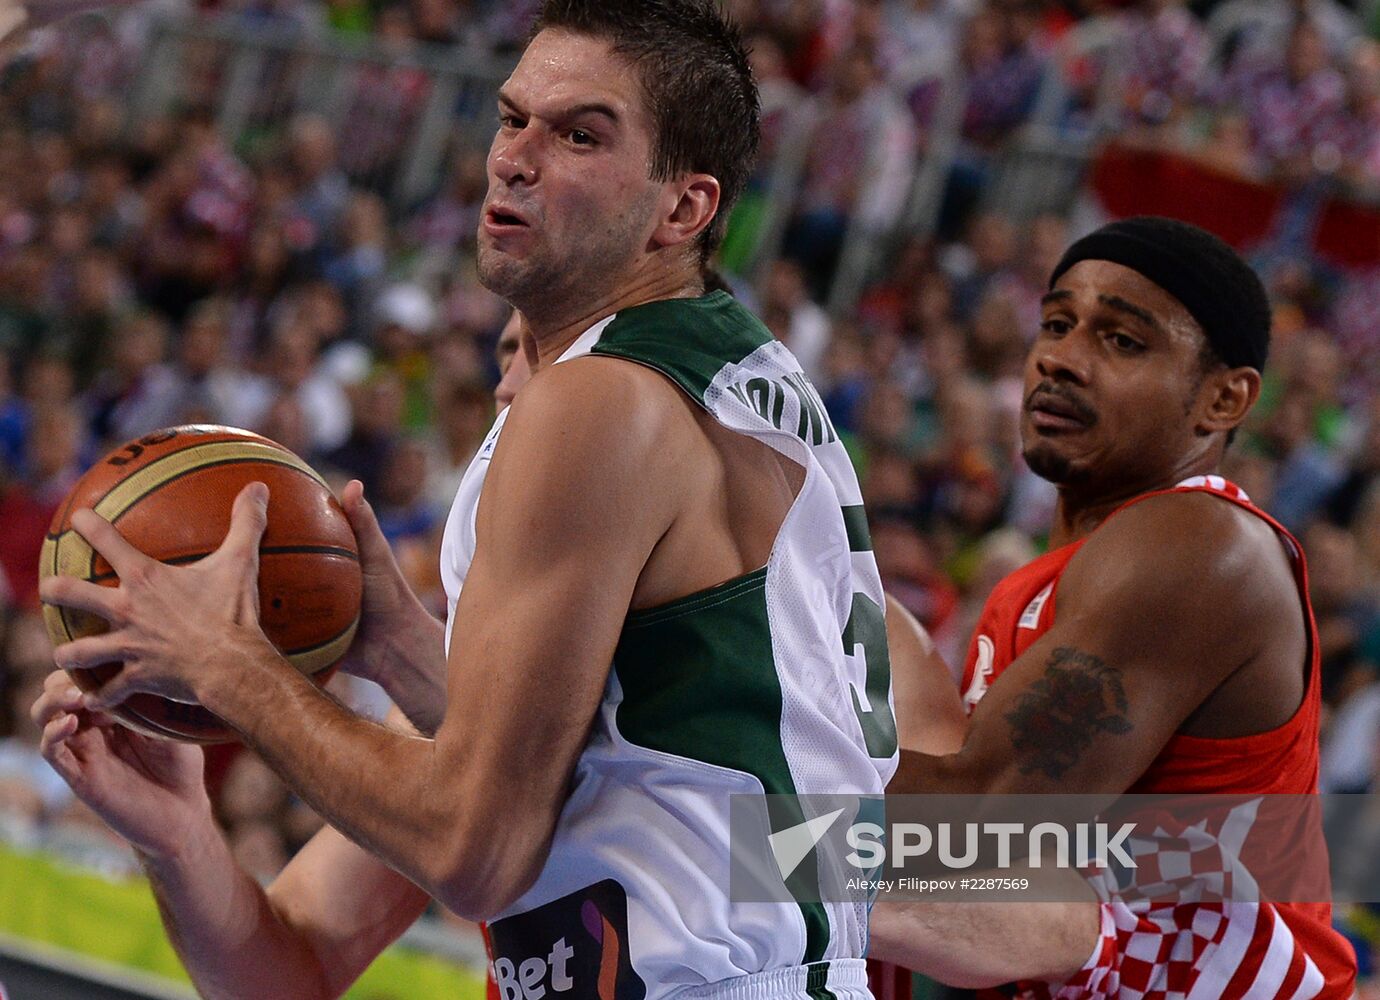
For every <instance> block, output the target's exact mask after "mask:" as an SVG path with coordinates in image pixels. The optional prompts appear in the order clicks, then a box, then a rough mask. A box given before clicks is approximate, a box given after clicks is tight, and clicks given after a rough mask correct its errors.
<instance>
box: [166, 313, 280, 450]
mask: <svg viewBox="0 0 1380 1000" xmlns="http://www.w3.org/2000/svg"><path fill="white" fill-rule="evenodd" d="M229 329H230V304H229V303H228V302H227V301H226V300H224V299H206V300H205V301H203V302H200V303H198V304H197V305H196V306H195V307H193V309H192V312H191V314H190V315H189V316H188V317H187V323H186V326H185V327H184V328H183V331H182V338H181V342H180V343H179V344H178V346H177V359H176V362H175V363H174V365H173V369H172V372H173V377H174V378H175V379H176V390H175V392H174V393H173V394H172V395H173V398H174V402H173V403H172V405H171V406H170V407H169V422H170V423H213V424H228V425H229V426H231V427H246V428H255V427H258V426H259V425H260V424H261V422H262V421H263V419H264V415H265V413H266V412H267V410H268V407H269V405H270V404H271V403H272V402H273V386H272V384H271V383H270V382H269V380H268V379H266V378H264V377H263V376H261V375H256V374H253V373H250V372H246V371H244V370H242V369H240V368H237V367H235V366H233V365H231V364H230V363H229V362H228V358H227V355H226V340H227V338H228V336H229Z"/></svg>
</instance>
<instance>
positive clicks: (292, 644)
mask: <svg viewBox="0 0 1380 1000" xmlns="http://www.w3.org/2000/svg"><path fill="white" fill-rule="evenodd" d="M256 481H257V482H262V483H266V484H267V485H268V489H269V503H268V527H267V529H266V530H265V532H264V536H263V541H262V543H261V544H260V548H259V618H260V623H261V624H262V626H263V630H264V632H265V634H266V635H267V636H268V638H269V639H270V640H271V641H272V642H273V644H274V645H275V646H277V648H278V650H279V651H280V652H281V653H282V654H283V655H284V656H285V657H286V658H287V659H288V660H289V661H291V663H292V665H293V666H295V667H296V668H297V669H298V670H300V671H301V672H302V673H304V674H306V675H308V676H309V677H311V678H313V680H315V681H316V682H317V683H318V684H324V683H325V682H326V681H327V680H328V679H329V678H330V676H331V674H332V673H333V672H334V668H335V665H336V664H337V663H338V662H339V661H340V659H341V657H343V656H344V655H345V651H346V650H348V649H349V648H350V642H351V640H352V639H353V638H354V634H355V629H356V628H357V627H358V624H359V610H360V596H361V593H362V586H363V582H362V579H361V576H360V566H359V552H358V549H357V548H356V545H355V536H354V531H353V530H352V529H351V527H350V523H349V521H348V520H347V519H346V517H345V512H344V510H343V509H342V508H341V506H340V504H339V502H338V501H337V500H336V499H335V497H334V496H332V494H331V491H330V488H329V487H328V486H327V485H326V482H325V480H324V479H322V478H321V476H320V475H319V474H318V473H317V472H316V471H315V470H314V469H312V468H311V467H310V466H309V465H307V464H306V463H305V462H304V461H302V459H300V458H298V457H297V456H296V455H295V454H293V453H292V452H291V451H289V450H288V449H286V448H284V447H283V446H282V445H279V444H277V443H275V442H273V441H270V440H269V439H268V438H265V437H261V436H259V435H258V434H254V433H251V432H249V431H243V430H237V429H235V428H232V427H218V426H211V425H194V426H187V427H173V428H168V429H166V430H161V431H155V432H154V433H152V434H148V435H146V436H144V437H141V438H138V439H137V440H134V441H131V442H129V443H128V444H125V445H124V446H122V447H120V448H118V449H116V450H115V451H112V452H111V453H110V454H108V455H106V456H105V457H104V458H102V459H101V460H100V461H99V462H97V463H96V465H95V466H93V467H92V468H91V469H89V470H88V471H87V472H86V473H85V474H84V475H83V476H82V477H81V478H80V479H79V480H78V481H77V483H76V485H74V486H73V487H72V489H71V491H70V492H69V493H68V494H67V496H66V498H65V499H64V500H63V501H62V503H61V504H60V505H59V507H58V509H57V513H56V514H54V516H53V520H52V523H51V524H50V526H49V528H48V535H47V538H46V539H45V541H44V544H43V554H42V560H41V565H40V567H39V575H40V576H41V577H48V576H54V575H66V576H76V577H80V578H82V579H85V580H91V581H93V582H95V583H99V584H101V585H103V586H107V587H115V586H118V585H119V579H118V577H117V576H116V575H115V573H114V571H113V570H112V569H111V567H110V564H109V563H107V562H106V561H105V559H104V558H102V557H101V556H100V555H99V554H97V553H96V552H95V550H93V549H92V547H91V546H90V545H89V544H88V543H87V542H86V540H85V539H83V538H82V537H81V535H80V534H78V533H77V532H76V531H75V530H73V528H72V523H71V518H72V513H73V512H74V511H77V510H80V509H82V508H83V507H90V508H92V509H93V510H95V512H96V513H97V514H99V515H101V516H102V517H104V518H105V519H106V520H108V521H110V522H111V523H112V524H114V525H115V526H116V528H118V530H119V532H120V534H121V535H123V536H124V537H125V538H126V539H127V540H128V541H129V542H130V543H131V544H132V545H134V546H135V547H136V548H138V549H140V550H142V551H143V552H145V553H147V554H148V555H150V556H152V557H153V558H155V559H158V560H160V561H161V562H165V563H170V564H173V565H178V564H185V563H191V562H195V561H196V560H198V559H200V558H202V557H203V556H207V555H209V554H210V553H212V552H214V551H215V550H216V548H217V547H219V545H220V543H221V541H222V540H223V539H224V538H225V533H226V531H227V530H228V529H229V527H230V509H231V506H232V505H233V504H234V501H235V496H236V494H238V493H239V491H240V490H241V489H242V488H244V487H245V486H246V485H248V484H249V483H252V482H256ZM43 614H44V620H45V624H46V625H47V629H48V635H49V637H50V638H51V639H52V641H53V644H54V645H58V644H60V643H64V642H69V641H71V640H73V639H77V638H80V637H82V636H87V635H95V634H98V633H100V632H104V631H105V630H106V628H107V625H106V622H105V621H104V619H101V618H99V617H98V616H96V615H92V614H88V613H85V612H82V611H76V610H73V609H70V608H60V607H54V606H47V605H45V606H44V608H43ZM119 670H120V665H119V664H109V665H106V666H101V667H97V668H95V669H91V670H73V671H71V673H72V676H73V680H74V681H75V682H76V684H77V686H78V687H80V688H82V689H83V690H91V689H93V688H95V687H98V686H99V685H100V684H102V683H104V682H105V681H106V680H108V679H109V678H110V677H113V676H114V675H115V674H116V673H118V672H119ZM111 714H112V715H114V716H115V717H116V718H117V719H118V720H119V721H121V722H123V723H124V724H126V725H128V726H130V727H131V728H133V729H136V730H138V731H140V732H142V733H145V734H147V735H150V736H156V737H162V738H167V739H178V740H185V741H189V742H195V743H224V742H230V741H233V740H234V739H235V734H234V732H233V730H231V729H230V728H229V727H228V726H226V725H225V724H224V723H223V722H222V721H221V720H220V719H219V718H217V717H216V716H215V715H213V714H212V713H210V712H208V711H207V710H206V709H204V708H202V707H201V706H200V705H194V704H186V703H183V702H177V701H172V700H170V699H167V698H162V697H159V696H157V695H151V694H145V693H140V694H135V695H133V696H131V697H130V698H128V699H127V700H126V701H125V702H123V703H122V704H121V705H119V706H117V707H116V708H115V709H113V710H112V712H111Z"/></svg>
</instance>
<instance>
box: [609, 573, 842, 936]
mask: <svg viewBox="0 0 1380 1000" xmlns="http://www.w3.org/2000/svg"><path fill="white" fill-rule="evenodd" d="M766 587H767V570H766V568H765V567H763V568H762V569H759V570H757V571H756V572H754V573H749V574H747V575H745V576H740V577H737V578H736V579H733V580H729V581H727V582H726V583H722V584H719V585H718V586H717V587H712V588H710V589H709V590H702V591H700V592H698V593H695V594H691V595H689V596H688V597H684V598H682V599H680V600H678V601H672V602H671V603H670V604H664V605H661V606H660V607H657V608H652V609H649V610H646V611H640V612H634V613H632V614H630V615H628V619H627V622H626V623H625V624H624V626H623V634H622V635H621V636H620V637H619V640H618V648H617V649H616V650H615V651H614V654H613V669H614V672H615V673H616V674H617V676H618V683H619V685H620V686H621V687H622V689H623V701H622V702H621V703H620V704H619V706H618V712H617V716H616V722H617V726H618V731H619V732H620V733H621V734H622V735H623V737H624V738H625V739H627V740H629V741H630V742H632V743H635V744H637V745H639V746H643V747H646V748H648V749H650V750H657V751H660V752H662V753H669V754H674V755H675V756H677V757H685V758H688V759H690V760H698V761H703V762H704V763H706V764H712V765H714V766H716V767H724V768H729V769H731V770H734V771H741V772H744V773H747V774H751V775H753V776H755V777H756V778H757V779H758V780H759V781H760V782H761V783H762V787H763V788H764V789H765V790H766V793H767V794H768V795H791V796H793V795H795V782H794V780H793V779H792V778H791V769H790V765H789V764H788V763H787V762H786V751H785V749H784V748H783V747H782V746H781V712H782V696H781V683H780V681H779V680H778V678H777V674H776V662H775V660H774V659H773V657H772V649H771V627H770V625H769V623H768V619H767V596H766ZM787 801H789V802H793V801H794V800H793V799H792V800H781V799H777V800H769V802H771V803H772V804H773V805H775V806H777V807H778V809H779V808H780V807H781V805H782V804H783V802H787ZM794 808H795V810H796V813H799V807H798V806H797V807H794ZM799 822H804V816H803V814H801V815H790V816H777V815H773V816H772V827H773V829H784V828H786V827H788V826H791V825H793V824H795V823H799ZM797 883H798V885H797ZM787 887H788V888H791V889H792V891H793V892H794V893H795V895H796V898H798V899H799V898H802V897H806V898H808V895H817V894H818V891H819V889H818V874H817V869H816V867H815V859H814V855H813V854H811V855H810V856H809V857H808V858H806V859H805V861H804V862H802V863H801V864H800V866H799V867H798V868H796V870H795V871H794V872H793V873H792V874H791V877H790V879H789V880H787ZM800 911H801V916H802V917H804V920H805V955H804V956H803V959H802V961H803V962H813V961H816V960H818V959H820V958H822V957H823V956H824V949H825V948H826V947H827V946H828V943H829V917H828V913H827V912H826V910H825V908H824V906H823V904H821V903H801V904H800Z"/></svg>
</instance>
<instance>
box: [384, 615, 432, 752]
mask: <svg viewBox="0 0 1380 1000" xmlns="http://www.w3.org/2000/svg"><path fill="white" fill-rule="evenodd" d="M369 678H370V679H371V680H373V681H374V682H375V683H377V684H379V685H380V686H381V687H382V688H383V690H384V691H385V692H387V694H388V697H389V698H391V699H392V700H393V703H394V704H395V705H397V706H398V708H400V709H402V713H403V714H404V715H405V716H407V721H408V722H410V723H412V725H413V726H415V727H416V728H417V731H418V732H420V733H422V734H423V735H426V736H431V735H434V734H435V732H436V730H437V729H439V728H440V726H441V719H442V718H444V717H445V711H446V627H445V625H444V624H443V623H441V622H440V621H438V620H437V619H435V618H433V617H432V616H431V615H430V614H428V613H427V611H426V609H425V608H423V607H422V606H421V605H420V604H418V605H417V607H416V609H415V613H414V614H412V615H411V616H409V619H408V621H407V622H406V623H405V625H404V627H402V628H398V629H394V630H390V633H389V635H388V637H387V638H386V639H385V640H384V641H383V642H381V643H380V644H379V646H378V651H377V656H376V657H375V658H374V662H373V663H372V664H371V665H370V671H369Z"/></svg>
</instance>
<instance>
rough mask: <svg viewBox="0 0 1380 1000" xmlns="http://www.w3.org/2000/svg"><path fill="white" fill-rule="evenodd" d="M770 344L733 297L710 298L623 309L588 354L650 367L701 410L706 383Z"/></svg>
mask: <svg viewBox="0 0 1380 1000" xmlns="http://www.w3.org/2000/svg"><path fill="white" fill-rule="evenodd" d="M771 340H772V335H771V331H770V330H768V329H767V328H766V327H765V326H763V325H762V321H761V320H759V319H758V318H757V317H756V316H754V315H753V314H752V313H750V312H748V310H746V309H744V308H743V306H742V305H741V304H739V303H738V302H737V301H736V300H735V299H734V298H733V296H731V295H729V294H728V293H727V292H711V293H710V294H708V295H705V296H703V297H702V298H698V299H662V300H661V301H659V302H648V303H647V304H646V305H641V306H635V307H634V308H632V309H624V310H623V311H622V312H620V313H619V314H618V315H617V316H616V317H614V320H613V322H612V323H610V324H609V325H608V326H607V327H606V328H605V329H604V332H603V333H602V334H600V335H599V342H598V343H597V344H595V345H594V347H593V348H591V349H590V353H591V354H605V355H609V356H611V357H616V358H626V359H628V360H629V361H638V362H641V363H642V364H645V365H650V366H652V367H653V368H656V369H658V370H659V371H661V372H663V373H665V374H666V375H667V376H669V377H670V378H671V379H672V380H674V381H675V383H676V384H677V385H679V386H680V387H681V388H682V389H684V390H685V391H686V392H688V393H689V394H690V395H691V396H692V397H693V398H694V399H695V401H696V402H698V403H699V404H700V405H704V394H705V392H706V391H707V390H708V388H709V383H710V382H712V381H714V376H715V375H717V374H719V372H720V370H721V369H722V368H723V367H724V365H729V364H737V363H739V362H741V361H742V360H743V359H744V358H746V357H747V356H748V355H750V354H751V353H752V352H753V351H755V350H757V349H758V348H759V347H761V346H762V345H763V344H767V343H770V342H771Z"/></svg>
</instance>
